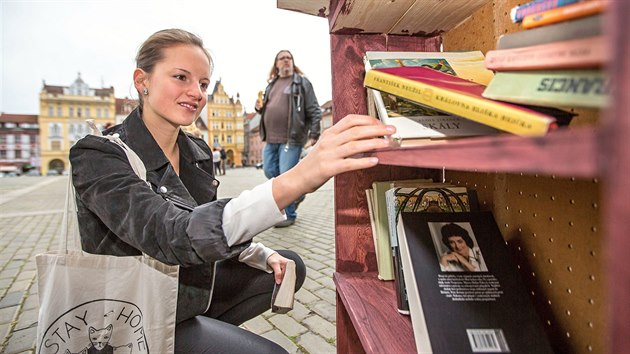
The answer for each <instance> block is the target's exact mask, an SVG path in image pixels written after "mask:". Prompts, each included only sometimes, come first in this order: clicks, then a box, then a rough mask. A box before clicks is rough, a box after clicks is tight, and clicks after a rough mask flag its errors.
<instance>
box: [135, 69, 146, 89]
mask: <svg viewBox="0 0 630 354" xmlns="http://www.w3.org/2000/svg"><path fill="white" fill-rule="evenodd" d="M148 76H149V75H148V74H147V73H146V72H145V71H144V70H142V69H140V68H136V70H134V71H133V85H134V86H135V87H136V91H138V92H142V90H144V89H145V88H147V79H148Z"/></svg>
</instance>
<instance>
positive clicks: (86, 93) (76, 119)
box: [39, 73, 116, 175]
mask: <svg viewBox="0 0 630 354" xmlns="http://www.w3.org/2000/svg"><path fill="white" fill-rule="evenodd" d="M39 112H40V114H39V141H40V149H41V154H40V158H41V172H42V174H43V175H46V174H47V173H48V171H50V170H56V171H57V172H60V173H61V172H68V170H69V166H70V163H69V159H68V153H69V152H70V147H71V146H72V145H74V143H75V142H76V141H77V140H79V139H80V138H82V137H84V136H85V135H86V134H87V133H88V129H87V126H86V124H85V120H86V119H94V122H95V123H96V125H97V126H99V127H100V128H102V127H103V126H105V124H107V123H111V124H113V123H115V121H116V99H115V98H114V88H113V87H110V88H90V87H89V86H88V85H87V84H86V83H85V82H83V80H82V79H81V74H80V73H79V75H78V77H77V79H76V80H75V81H74V82H73V83H72V85H70V86H51V85H46V83H45V82H44V87H43V88H42V91H41V92H40V94H39Z"/></svg>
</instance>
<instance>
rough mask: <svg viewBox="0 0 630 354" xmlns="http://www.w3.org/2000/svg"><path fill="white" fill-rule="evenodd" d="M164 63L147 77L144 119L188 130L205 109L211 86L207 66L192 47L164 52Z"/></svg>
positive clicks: (208, 64) (157, 64)
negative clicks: (184, 127) (164, 122)
mask: <svg viewBox="0 0 630 354" xmlns="http://www.w3.org/2000/svg"><path fill="white" fill-rule="evenodd" d="M163 53H164V59H163V60H162V61H160V62H158V63H156V65H155V67H154V69H153V72H152V73H151V74H149V75H148V76H147V80H146V81H145V83H144V84H145V86H146V88H147V89H148V90H149V94H148V95H146V96H143V97H144V107H143V115H144V118H147V119H162V120H164V121H167V122H168V123H170V124H171V125H173V126H187V125H190V124H192V123H193V122H194V120H195V119H196V118H197V117H199V114H200V113H201V110H202V109H203V107H204V106H205V105H206V101H207V97H206V90H207V89H208V86H209V85H210V62H209V61H208V58H207V57H206V55H205V54H204V52H203V50H202V49H201V48H199V47H197V46H193V45H177V46H173V47H169V48H166V49H164V52H163Z"/></svg>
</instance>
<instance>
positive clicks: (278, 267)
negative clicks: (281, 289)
mask: <svg viewBox="0 0 630 354" xmlns="http://www.w3.org/2000/svg"><path fill="white" fill-rule="evenodd" d="M288 261H289V260H288V259H287V258H284V257H282V256H281V255H280V254H279V253H273V254H272V255H271V256H269V257H268V258H267V264H268V265H269V266H270V267H271V269H273V275H274V278H275V280H276V284H280V283H282V279H284V271H285V269H287V262H288Z"/></svg>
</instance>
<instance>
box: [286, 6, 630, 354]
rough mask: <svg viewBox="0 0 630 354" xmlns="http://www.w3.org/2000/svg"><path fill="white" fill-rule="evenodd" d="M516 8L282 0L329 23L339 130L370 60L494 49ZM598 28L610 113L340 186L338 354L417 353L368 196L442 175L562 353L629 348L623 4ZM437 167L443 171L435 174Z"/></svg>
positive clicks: (406, 161) (410, 152) (628, 89)
mask: <svg viewBox="0 0 630 354" xmlns="http://www.w3.org/2000/svg"><path fill="white" fill-rule="evenodd" d="M521 3H522V1H518V0H495V1H487V0H470V1H468V0H467V1H441V0H397V1H393V0H392V1H385V0H362V1H353V0H312V1H299V0H278V7H279V8H283V9H288V10H295V11H300V12H304V13H307V14H311V15H316V16H324V17H327V18H328V22H329V28H330V42H331V53H332V54H331V55H332V58H331V60H332V77H333V82H332V85H333V116H334V121H335V122H337V121H339V119H341V118H343V117H345V116H346V115H348V114H357V113H359V114H365V113H367V101H366V91H365V89H364V87H363V77H364V69H363V62H362V57H363V54H364V52H365V51H368V50H374V51H439V50H440V47H441V46H443V49H444V50H445V51H451V50H452V51H455V50H482V51H483V52H486V51H488V50H490V49H494V45H495V43H496V40H497V38H498V36H499V35H501V34H504V33H509V32H513V31H517V30H520V29H519V27H518V25H515V24H512V23H511V22H510V20H509V16H508V14H509V11H510V9H511V8H512V7H514V6H516V5H518V4H521ZM608 5H609V6H608V9H607V12H606V14H605V15H606V21H605V23H606V26H607V27H606V32H607V34H608V35H609V38H610V40H611V41H612V44H613V45H612V46H611V47H612V48H613V50H614V51H615V52H614V58H617V59H618V60H615V61H614V62H613V63H612V65H610V67H609V68H607V70H609V72H610V76H611V77H612V78H613V84H614V90H613V92H612V99H611V104H610V107H609V109H607V110H605V111H602V112H598V111H592V110H579V111H577V112H578V113H579V114H580V115H579V116H578V117H577V118H574V120H573V122H572V123H571V125H570V127H569V128H567V129H563V130H561V131H557V132H553V133H552V134H549V135H547V136H545V137H542V138H522V137H516V136H510V135H505V136H500V137H496V136H494V137H481V138H470V139H465V140H458V141H457V142H455V143H452V144H440V145H436V146H422V147H415V148H405V149H390V150H383V151H378V152H374V153H373V154H374V155H375V156H378V157H379V160H380V164H379V166H377V167H375V168H372V169H370V170H365V171H359V172H352V173H346V174H342V175H339V176H337V177H336V178H335V196H336V198H335V225H336V227H335V231H336V273H335V274H334V280H335V284H336V286H337V352H338V353H344V354H345V353H362V352H366V353H404V352H414V351H415V344H414V340H413V333H412V329H411V322H410V320H409V318H408V317H405V316H402V315H399V314H398V313H397V312H396V309H395V297H394V288H393V283H392V282H382V281H379V280H378V279H377V277H376V258H375V254H374V246H373V241H372V235H371V228H370V223H369V217H368V212H367V203H366V200H365V193H364V190H365V189H366V188H369V187H370V185H371V183H372V182H373V181H376V180H393V179H403V178H416V177H426V176H433V177H435V176H436V175H439V176H442V173H443V174H444V177H445V179H446V180H447V181H449V182H451V183H454V184H458V185H464V186H469V187H475V188H476V189H477V192H478V195H479V199H480V201H481V203H482V208H484V209H486V210H492V211H493V213H494V215H495V218H496V219H497V222H498V223H499V226H500V227H501V229H502V233H503V236H504V238H505V240H506V242H507V243H508V246H509V247H510V249H511V250H512V252H513V254H514V257H515V259H516V260H517V263H518V264H519V267H520V270H521V275H522V277H523V279H524V280H525V282H526V284H527V285H528V287H529V289H530V291H531V296H532V301H533V303H534V304H535V306H536V308H537V310H538V312H539V315H540V318H541V320H542V321H543V323H544V324H545V326H546V330H547V333H548V335H549V338H550V340H551V342H552V344H553V346H554V349H555V350H556V351H557V352H559V353H621V352H625V351H627V348H630V335H628V334H630V306H627V305H628V300H627V299H628V297H630V267H629V266H628V265H629V262H628V258H627V257H626V255H627V254H630V237H629V236H628V235H630V223H628V222H627V220H630V202H628V200H627V199H628V191H629V190H630V178H628V177H627V175H628V174H629V173H630V149H628V148H629V147H630V143H629V141H630V116H629V115H630V84H629V82H630V60H627V58H629V57H630V40H629V38H628V37H629V34H630V26H629V25H628V21H627V18H626V16H627V14H628V13H630V2H629V1H610V2H609V4H608ZM443 168H444V172H443V170H442V169H443Z"/></svg>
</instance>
